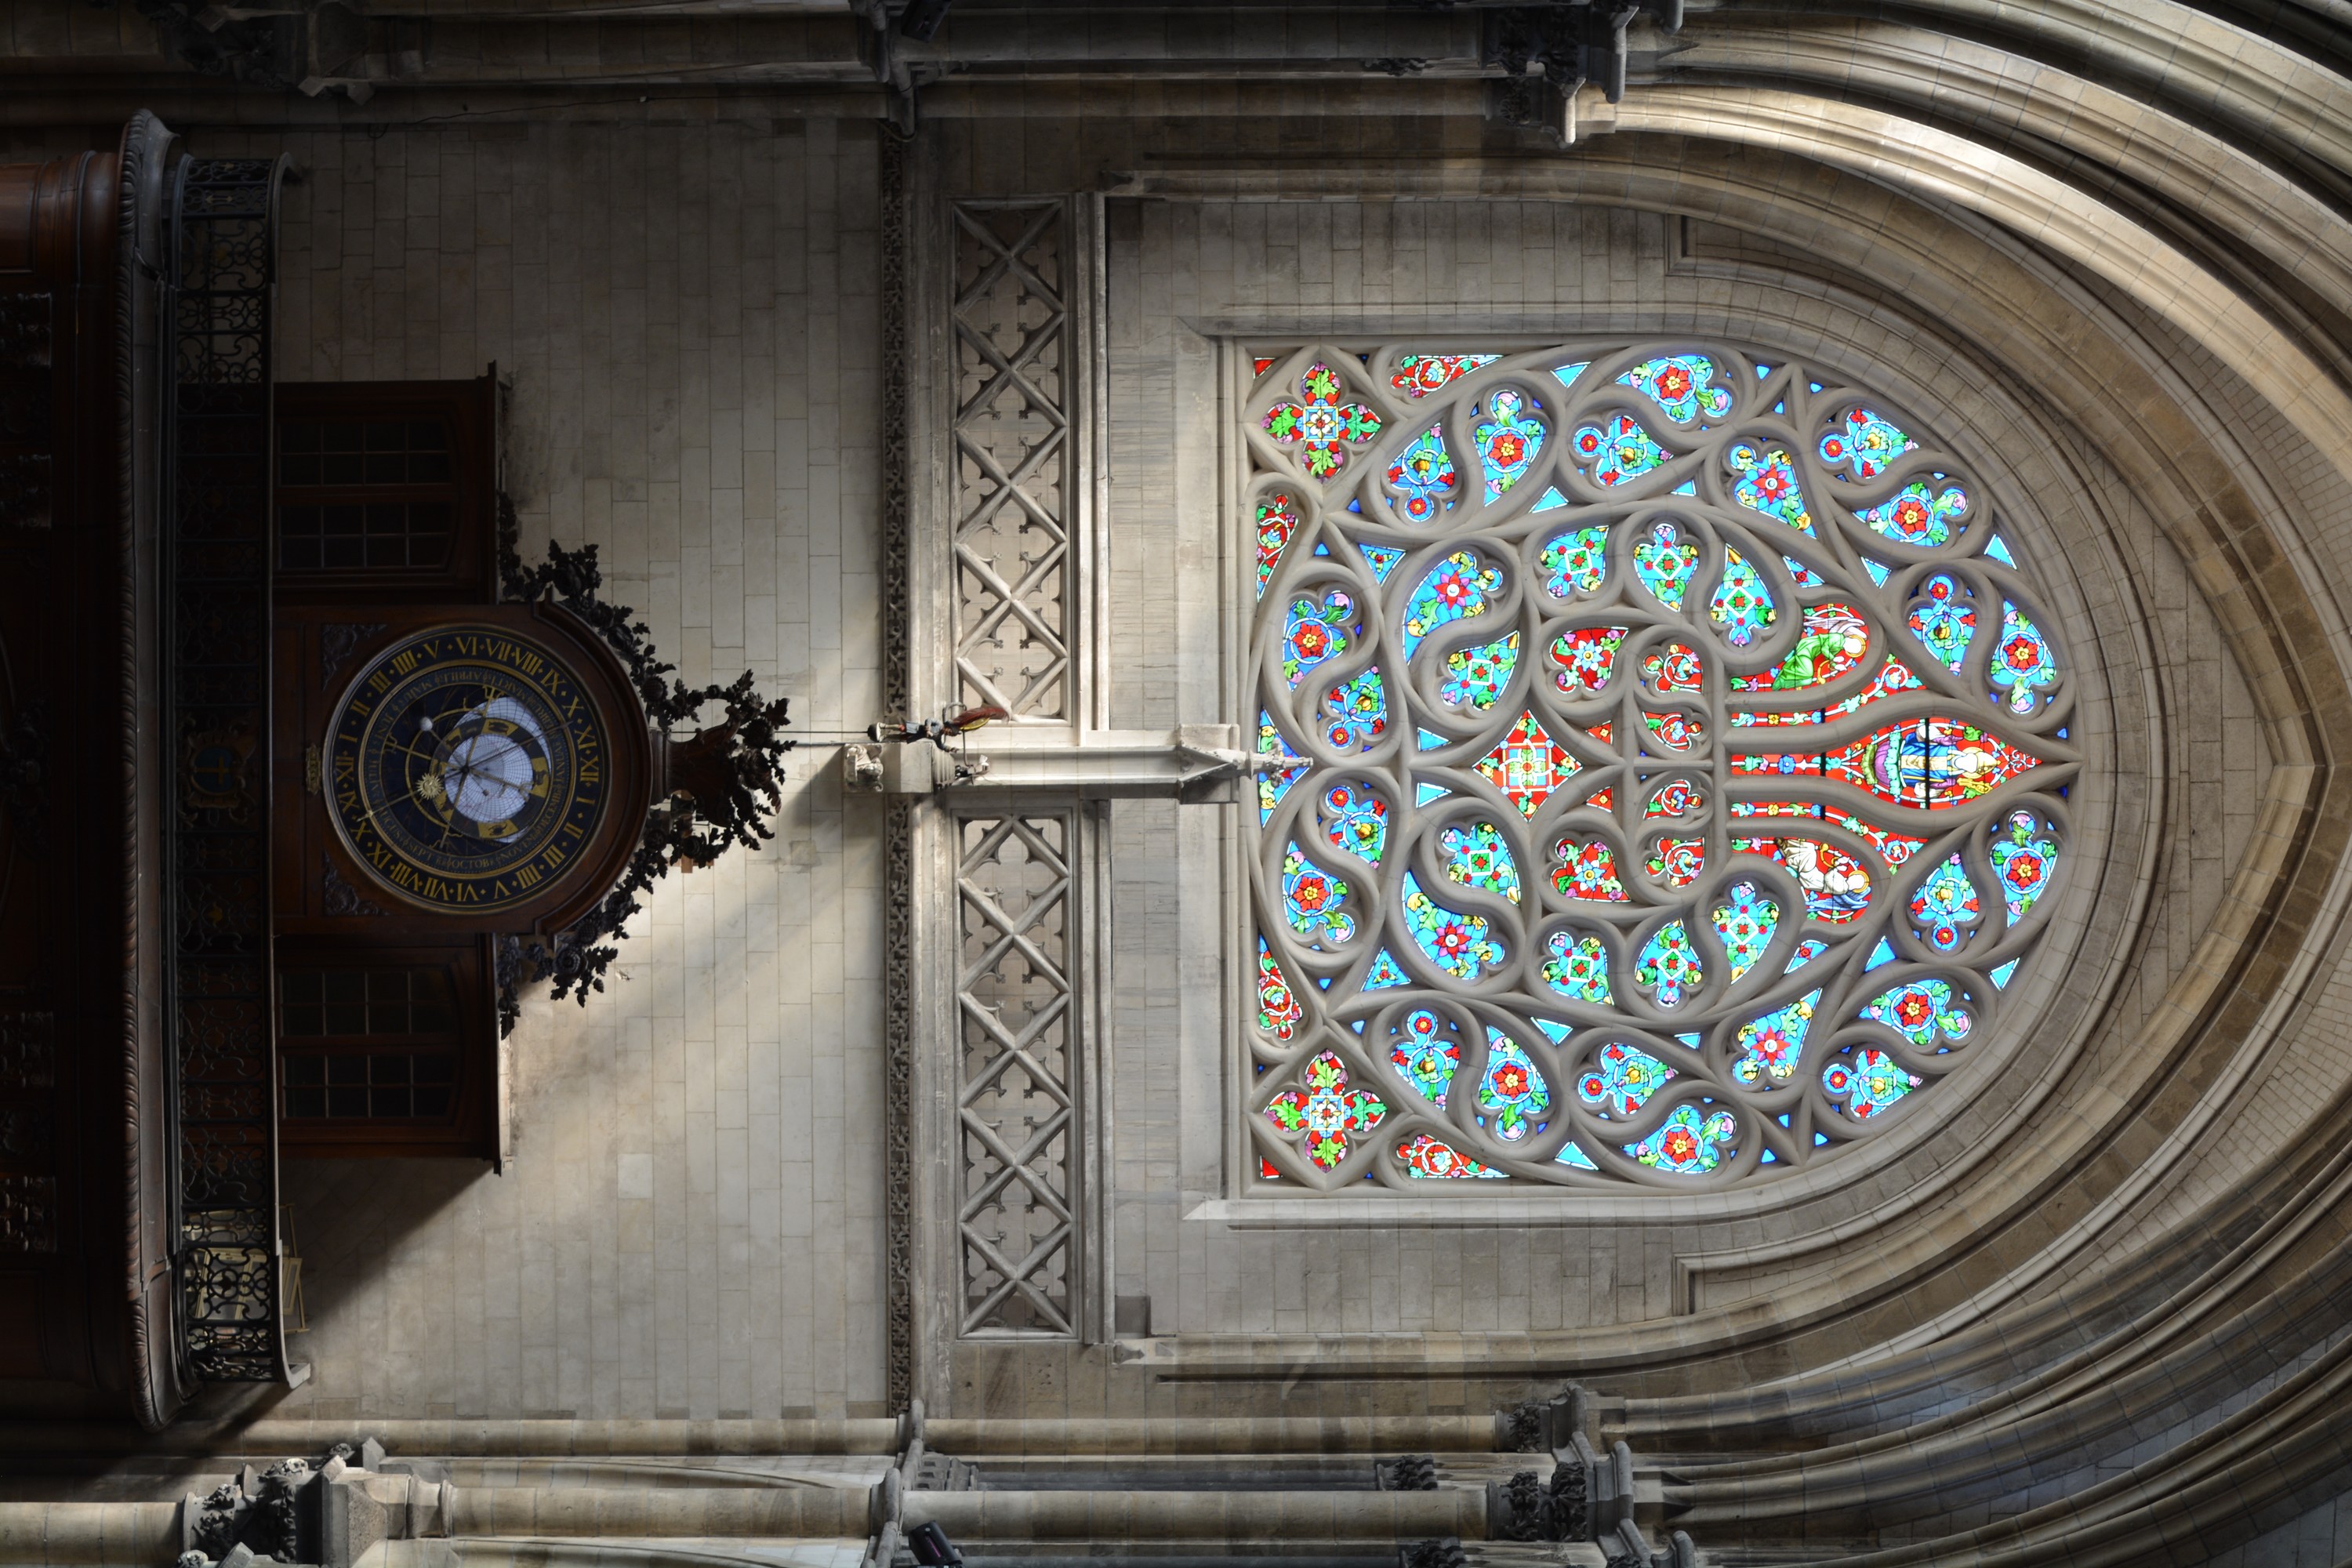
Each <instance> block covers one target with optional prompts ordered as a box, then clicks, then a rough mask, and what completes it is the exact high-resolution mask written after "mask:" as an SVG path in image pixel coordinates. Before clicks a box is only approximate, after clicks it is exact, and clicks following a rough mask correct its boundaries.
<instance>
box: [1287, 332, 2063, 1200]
mask: <svg viewBox="0 0 2352 1568" xmlns="http://www.w3.org/2000/svg"><path fill="white" fill-rule="evenodd" d="M1465 346H1467V347H1472V348H1475V346H1476V345H1465ZM1253 359H1254V363H1252V365H1251V367H1250V369H1251V372H1252V375H1251V384H1250V390H1249V391H1248V393H1247V395H1246V400H1245V402H1244V437H1245V448H1246V450H1247V452H1248V453H1249V457H1250V461H1251V465H1252V471H1251V475H1250V478H1249V482H1248V489H1247V490H1246V491H1245V494H1246V497H1247V504H1248V506H1249V509H1250V516H1251V518H1252V520H1253V521H1254V524H1255V531H1256V543H1257V589H1258V607H1257V622H1256V628H1255V641H1254V644H1253V647H1254V653H1253V669H1254V675H1253V679H1254V681H1255V699H1256V702H1257V704H1258V707H1259V710H1260V711H1259V715H1258V718H1259V742H1258V749H1259V751H1260V752H1262V753H1263V754H1265V756H1267V757H1268V758H1270V759H1271V767H1270V771H1268V772H1266V773H1264V774H1262V775H1261V780H1260V784H1259V799H1258V807H1259V815H1260V821H1261V825H1262V836H1261V837H1260V839H1259V841H1258V844H1257V847H1256V853H1255V856H1254V857H1253V864H1252V867H1251V888H1252V897H1253V901H1254V908H1255V933H1254V935H1255V957H1254V967H1255V976H1256V980H1255V992H1256V1005H1255V1009H1254V1010H1253V1011H1254V1016H1253V1017H1252V1018H1251V1020H1250V1024H1251V1027H1250V1029H1249V1034H1250V1037H1251V1048H1250V1074H1251V1078H1252V1079H1253V1081H1252V1083H1251V1087H1250V1090H1249V1100H1248V1107H1247V1124H1248V1127H1249V1130H1250V1135H1251V1137H1252V1140H1253V1142H1254V1144H1255V1151H1256V1153H1255V1159H1256V1165H1255V1169H1256V1171H1257V1173H1258V1175H1259V1177H1260V1178H1261V1179H1262V1180H1263V1181H1265V1182H1278V1183H1280V1184H1282V1185H1281V1188H1280V1189H1278V1190H1285V1191H1290V1190H1299V1189H1302V1188H1303V1189H1307V1190H1321V1191H1336V1190H1339V1189H1341V1188H1342V1187H1345V1188H1348V1189H1349V1190H1354V1191H1361V1190H1363V1189H1364V1187H1365V1185H1366V1182H1365V1178H1366V1177H1370V1178H1371V1181H1372V1183H1373V1184H1376V1185H1380V1186H1386V1187H1391V1188H1399V1189H1404V1188H1416V1187H1417V1188H1420V1189H1422V1190H1428V1189H1429V1187H1430V1185H1431V1184H1432V1182H1433V1180H1434V1181H1437V1182H1444V1181H1451V1180H1471V1181H1479V1180H1485V1181H1517V1182H1522V1183H1524V1182H1540V1183H1556V1184H1570V1185H1575V1184H1602V1183H1609V1182H1633V1183H1640V1184H1650V1185H1654V1186H1664V1187H1667V1188H1676V1187H1680V1188H1683V1189H1685V1190H1687V1188H1688V1187H1689V1186H1690V1185H1691V1184H1722V1183H1726V1182H1731V1181H1737V1180H1742V1179H1748V1178H1755V1177H1759V1176H1763V1177H1769V1176H1770V1175H1772V1174H1776V1173H1783V1172H1786V1171H1789V1170H1791V1169H1795V1168H1800V1167H1802V1166H1805V1165H1808V1164H1811V1163H1816V1162H1818V1161H1820V1160H1822V1159H1824V1158H1827V1157H1830V1156H1832V1155H1834V1154H1835V1153H1837V1152H1839V1151H1840V1150H1842V1149H1844V1148H1848V1147H1851V1146H1853V1144H1854V1143H1856V1142H1860V1141H1862V1140H1864V1139H1866V1138H1869V1137H1872V1136H1874V1135H1876V1134H1878V1133H1879V1132H1880V1131H1883V1130H1884V1129H1885V1128H1887V1127H1889V1126H1891V1125H1895V1124H1896V1123H1899V1122H1901V1121H1904V1120H1906V1119H1907V1118H1909V1117H1910V1116H1911V1115H1913V1114H1914V1113H1915V1112H1916V1110H1918V1108H1919V1106H1920V1104H1921V1103H1922V1100H1923V1099H1932V1098H1933V1097H1932V1095H1929V1096H1925V1097H1922V1096H1920V1094H1919V1091H1921V1090H1924V1089H1931V1088H1932V1086H1933V1085H1934V1084H1935V1082H1936V1081H1937V1080H1938V1079H1942V1078H1943V1077H1944V1076H1945V1075H1946V1074H1948V1072H1949V1071H1950V1070H1951V1069H1952V1068H1955V1067H1957V1066H1958V1065H1959V1064H1960V1063H1962V1062H1964V1061H1966V1060H1967V1059H1968V1057H1969V1049H1970V1047H1972V1046H1974V1045H1975V1044H1976V1043H1977V1042H1978V1041H1979V1040H1980V1039H1981V1038H1982V1037H1983V1036H1984V1034H1985V1031H1986V1026H1987V1025H1988V1024H1989V1023H1990V1021H1991V1020H1992V1019H1993V1018H1994V1017H1995V1016H1996V1015H1997V1013H1998V1012H1999V1010H2000V1007H2001V1005H2002V1002H2003V998H2004V994H2005V992H2006V990H2007V988H2008V987H2009V985H2010V983H2011V980H2012V978H2013V976H2014V973H2015V971H2016V969H2017V966H2018V964H2019V963H2020V962H2021V961H2022V959H2023V958H2024V956H2025V955H2026V953H2027V952H2029V950H2030V949H2031V948H2032V945H2033V944H2034V942H2036V940H2037V939H2038V938H2039V936H2040V934H2041V932H2042V929H2043V927H2044V926H2045V925H2046V924H2047V921H2048V919H2049V914H2050V909H2051V900H2050V897H2049V894H2050V892H2051V889H2052V888H2053V886H2054V879H2055V877H2056V876H2057V875H2058V873H2059V871H2060V869H2061V868H2062V862H2063V860H2064V858H2065V853H2064V847H2065V845H2066V844H2067V842H2068V837H2069V830H2068V826H2067V807H2066V805H2065V796H2066V795H2067V792H2068V789H2069V788H2070V786H2071V784H2072V782H2073V780H2074V777H2075V774H2076V773H2077V770H2078V768H2079V764H2080V756H2081V753H2080V752H2079V751H2077V750H2076V748H2075V747H2074V744H2073V743H2072V742H2071V740H2070V738H2069V733H2068V724H2069V715H2070V713H2071V710H2072V708H2073V692H2072V682H2071V679H2070V677H2069V674H2068V670H2069V668H2070V666H2069V664H2068V662H2067V660H2066V657H2065V655H2064V654H2063V651H2062V649H2061V648H2060V647H2059V645H2058V641H2057V638H2056V637H2055V635H2054V631H2053V628H2052V626H2051V623H2050V620H2049V617H2048V616H2047V615H2046V613H2045V610H2044V606H2043V604H2042V595H2041V593H2040V591H2039V589H2038V588H2037V587H2036V586H2035V584H2034V583H2033V581H2032V578H2031V577H2030V576H2029V575H2028V574H2026V572H2025V571H2024V570H2023V569H2022V567H2021V564H2020V562H2019V559H2018V557H2017V555H2016V554H2015V553H2014V552H2013V549H2012V546H2011V542H2010V541H2009V540H2008V539H2007V538H2005V537H2004V535H2003V532H2002V520H2001V519H2000V518H1999V517H1998V516H1996V515H1995V513H1994V509H1993V506H1992V503H1991V500H1990V497H1989V495H1988V493H1987V491H1986V490H1985V489H1984V488H1983V487H1982V486H1981V485H1980V484H1979V482H1978V479H1977V478H1976V477H1974V476H1972V475H1970V474H1969V473H1968V472H1967V471H1966V470H1967V465H1966V464H1965V463H1964V461H1963V460H1962V459H1961V458H1958V456H1956V455H1954V453H1953V452H1952V450H1951V449H1950V448H1949V447H1948V446H1947V445H1946V444H1944V443H1943V442H1941V441H1939V440H1937V438H1936V437H1934V436H1933V435H1932V434H1931V433H1929V432H1928V431H1927V429H1926V427H1925V426H1923V425H1922V424H1921V423H1919V422H1918V421H1916V420H1915V419H1914V418H1913V417H1911V416H1909V415H1907V414H1906V413H1904V412H1902V411H1900V410H1898V409H1896V408H1895V407H1894V406H1893V405H1890V404H1889V403H1888V402H1887V401H1886V400H1885V399H1883V398H1881V397H1879V396H1878V395H1875V394H1874V393H1871V392H1869V391H1866V390H1864V389H1860V388H1857V387H1855V386H1853V385H1852V384H1845V383H1843V381H1842V379H1841V378H1839V377H1838V376H1836V375H1834V374H1832V373H1831V372H1829V371H1827V370H1822V369H1811V368H1808V367H1806V366H1804V365H1802V364H1800V363H1791V362H1790V360H1789V359H1788V358H1787V357H1786V356H1781V355H1777V354H1769V353H1766V354H1762V355H1760V356H1759V354H1757V353H1751V352H1748V351H1746V350H1743V349H1740V348H1737V347H1734V346H1730V345H1720V344H1705V345H1688V344H1660V345H1643V344H1627V343H1622V342H1618V343H1596V344H1591V345H1586V346H1577V347H1570V346H1562V347H1559V348H1553V349H1546V350H1542V351H1538V352H1534V353H1524V352H1517V351H1512V350H1507V349H1504V348H1496V349H1492V350H1488V351H1486V352H1475V353H1465V352H1456V351H1455V349H1454V347H1453V346H1450V345H1449V346H1448V347H1447V349H1446V350H1445V352H1438V353H1432V352H1428V351H1426V350H1424V349H1421V348H1410V347H1391V348H1387V349H1381V350H1375V351H1373V352H1370V353H1363V352H1360V350H1358V349H1355V348H1343V347H1339V346H1337V345H1323V346H1315V347H1307V348H1297V349H1291V348H1285V349H1283V350H1281V351H1280V352H1276V353H1268V352H1266V351H1264V350H1261V351H1259V352H1258V353H1257V354H1256V355H1255V356H1253Z"/></svg>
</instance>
